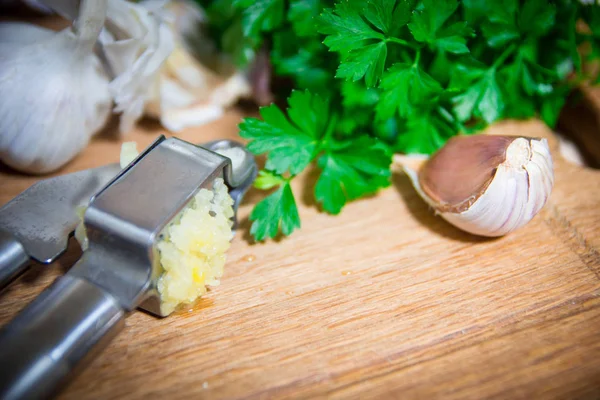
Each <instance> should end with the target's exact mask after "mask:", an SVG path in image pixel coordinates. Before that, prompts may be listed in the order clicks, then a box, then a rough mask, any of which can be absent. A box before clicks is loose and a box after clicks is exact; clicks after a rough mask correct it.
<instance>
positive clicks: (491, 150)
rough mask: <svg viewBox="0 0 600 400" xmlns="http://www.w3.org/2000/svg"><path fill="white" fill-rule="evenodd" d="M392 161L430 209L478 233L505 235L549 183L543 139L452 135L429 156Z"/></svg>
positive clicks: (542, 198) (544, 195) (538, 204)
mask: <svg viewBox="0 0 600 400" xmlns="http://www.w3.org/2000/svg"><path fill="white" fill-rule="evenodd" d="M394 161H395V163H397V164H399V165H401V166H402V168H403V169H404V171H405V172H406V173H407V175H408V176H409V178H410V179H411V182H412V184H413V186H414V187H415V189H416V190H417V192H418V193H419V195H420V196H421V197H422V198H423V199H424V200H425V201H426V202H427V203H428V204H429V205H430V206H431V207H432V208H433V209H434V210H435V212H436V214H439V215H440V216H442V217H443V218H444V219H446V220H447V221H448V222H450V223H451V224H453V225H455V226H457V227H458V228H460V229H462V230H464V231H467V232H470V233H473V234H476V235H481V236H489V237H495V236H502V235H506V234H507V233H509V232H512V231H514V230H516V229H518V228H520V227H522V226H524V225H525V224H527V223H528V222H529V221H530V220H531V219H532V218H533V217H534V216H535V215H536V214H537V213H538V212H539V211H540V210H541V208H542V207H543V206H544V204H545V203H546V201H547V200H548V197H549V196H550V193H551V191H552V187H553V185H554V172H553V162H552V157H551V154H550V149H549V147H548V142H547V140H546V139H534V138H526V137H517V136H496V135H493V136H492V135H475V136H458V137H454V138H452V139H450V140H449V141H448V143H447V144H446V145H445V146H444V147H443V148H442V149H440V150H439V151H438V152H437V153H436V154H434V155H433V156H432V157H431V158H426V157H407V156H396V157H395V158H394Z"/></svg>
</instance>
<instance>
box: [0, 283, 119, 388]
mask: <svg viewBox="0 0 600 400" xmlns="http://www.w3.org/2000/svg"><path fill="white" fill-rule="evenodd" d="M123 317H124V311H123V309H122V308H121V306H120V305H119V304H118V302H117V300H116V299H115V298H114V297H112V296H111V295H109V294H108V293H106V292H105V291H103V290H102V289H100V288H98V287H96V286H94V285H92V284H90V283H89V282H87V281H85V280H83V279H80V278H76V277H73V276H71V275H70V274H67V275H65V276H63V277H61V278H58V279H57V280H56V281H55V282H54V283H53V284H52V285H51V286H50V287H48V288H47V289H46V290H45V291H44V292H42V294H40V296H38V297H37V298H36V299H35V300H34V301H33V302H32V303H31V304H29V305H28V306H27V308H25V310H23V311H22V312H21V313H20V314H19V315H18V316H17V317H16V318H15V319H14V320H13V321H12V322H11V323H10V324H9V325H8V326H6V327H5V328H4V329H3V330H2V331H1V332H0V349H1V351H0V398H1V399H4V400H13V399H39V398H48V397H50V396H51V395H52V394H53V393H55V392H56V390H58V389H59V388H60V387H61V386H62V384H64V383H66V381H67V379H68V378H69V377H70V375H71V373H73V372H74V369H73V368H74V366H75V365H78V364H79V363H80V362H82V361H85V358H86V356H87V355H88V354H92V353H90V352H94V351H99V350H101V348H102V347H103V346H105V345H106V344H107V343H108V341H110V339H111V338H112V336H114V335H115V334H116V333H117V332H118V331H119V330H120V328H121V327H122V326H123Z"/></svg>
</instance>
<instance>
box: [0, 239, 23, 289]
mask: <svg viewBox="0 0 600 400" xmlns="http://www.w3.org/2000/svg"><path fill="white" fill-rule="evenodd" d="M29 262H30V258H29V256H28V255H27V253H26V252H25V249H24V248H23V246H22V245H21V243H19V241H18V240H17V239H15V238H14V236H13V235H11V234H10V233H8V232H6V231H4V230H2V229H0V290H2V289H4V288H5V287H6V286H8V285H9V284H10V283H11V282H12V281H13V280H14V279H16V278H17V277H18V276H19V275H21V273H23V272H24V271H25V269H26V268H27V267H28V266H29Z"/></svg>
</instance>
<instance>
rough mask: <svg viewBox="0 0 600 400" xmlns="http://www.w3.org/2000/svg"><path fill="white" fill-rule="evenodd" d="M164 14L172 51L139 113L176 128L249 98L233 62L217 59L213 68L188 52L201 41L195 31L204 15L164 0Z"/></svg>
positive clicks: (202, 121)
mask: <svg viewBox="0 0 600 400" xmlns="http://www.w3.org/2000/svg"><path fill="white" fill-rule="evenodd" d="M165 12H166V13H168V15H169V17H168V18H165V21H166V24H167V26H168V27H169V29H170V30H171V32H172V34H173V37H174V38H175V41H174V49H173V52H172V53H171V55H170V56H169V57H168V59H167V61H166V63H165V64H163V66H162V67H161V70H160V72H159V74H158V76H157V79H156V81H155V82H154V86H153V90H152V92H151V94H150V97H149V99H148V102H147V104H146V107H145V113H146V115H149V116H152V117H155V118H158V119H160V121H161V124H162V125H163V126H164V127H165V128H167V129H168V130H170V131H172V132H178V131H181V130H182V129H184V128H187V127H191V126H200V125H203V124H206V123H209V122H211V121H213V120H216V119H218V118H220V117H221V116H222V115H223V114H224V112H225V110H226V109H227V108H228V107H230V106H231V105H233V104H234V103H235V102H236V101H237V100H239V99H241V98H247V97H250V96H251V94H252V87H251V84H250V82H249V80H248V78H247V76H246V74H245V73H244V72H242V71H237V70H236V69H235V68H234V67H233V65H229V64H227V63H226V62H222V60H218V61H219V62H217V66H216V70H213V69H210V68H208V67H207V66H206V65H204V64H203V63H202V62H201V61H200V60H199V59H198V58H197V57H195V56H194V55H193V49H194V45H195V43H197V42H198V41H201V40H202V38H201V37H199V36H198V34H197V33H198V32H199V25H200V24H201V23H202V22H203V21H204V18H205V17H204V13H203V11H202V9H201V8H200V7H198V6H197V5H196V4H195V3H194V2H191V1H186V0H180V1H170V2H169V3H168V4H167V5H166V6H165ZM193 42H195V43H193Z"/></svg>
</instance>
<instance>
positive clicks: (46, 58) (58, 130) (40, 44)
mask: <svg viewBox="0 0 600 400" xmlns="http://www.w3.org/2000/svg"><path fill="white" fill-rule="evenodd" d="M90 1H91V2H92V5H91V6H90V3H89V2H90ZM86 6H87V8H88V10H87V11H86V10H84V12H83V14H84V15H83V16H82V18H83V19H82V24H83V25H82V26H81V29H80V30H78V29H77V26H74V27H73V28H67V29H64V30H62V31H60V32H54V31H51V30H48V29H44V28H40V27H37V26H33V25H29V24H14V23H11V24H10V26H9V25H5V26H4V27H3V28H2V29H3V37H5V38H10V39H6V40H0V116H1V118H0V160H2V161H3V162H4V163H5V164H7V165H8V166H10V167H12V168H14V169H16V170H18V171H22V172H28V173H34V174H41V173H48V172H52V171H54V170H56V169H58V168H60V167H61V166H63V165H64V164H66V163H67V162H68V161H70V160H71V159H72V158H73V157H75V155H77V154H78V153H79V152H80V151H81V150H82V149H83V148H84V147H85V146H86V145H87V144H88V143H89V140H90V138H91V136H92V135H93V134H95V133H96V132H97V131H98V130H99V129H100V128H101V127H102V126H103V125H104V124H105V122H106V120H107V118H108V116H109V114H110V107H111V104H112V102H111V98H110V93H109V91H108V79H107V77H106V75H105V74H104V71H103V69H102V67H101V65H100V62H99V60H98V59H97V58H96V56H95V55H94V54H93V52H92V47H93V43H94V42H95V40H94V35H96V36H97V33H98V32H99V30H100V28H101V23H102V21H103V20H104V18H103V16H102V12H104V13H105V7H104V11H102V8H103V2H101V1H95V2H94V1H93V0H88V3H86V1H83V2H82V8H85V7H86ZM98 11H100V12H98ZM86 12H87V13H88V14H86ZM90 13H91V14H90ZM99 14H100V16H98V15H99ZM90 15H93V16H94V17H93V18H88V17H89V16H90ZM95 19H99V20H100V21H96V20H95ZM42 34H43V36H42ZM17 37H18V39H17Z"/></svg>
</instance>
